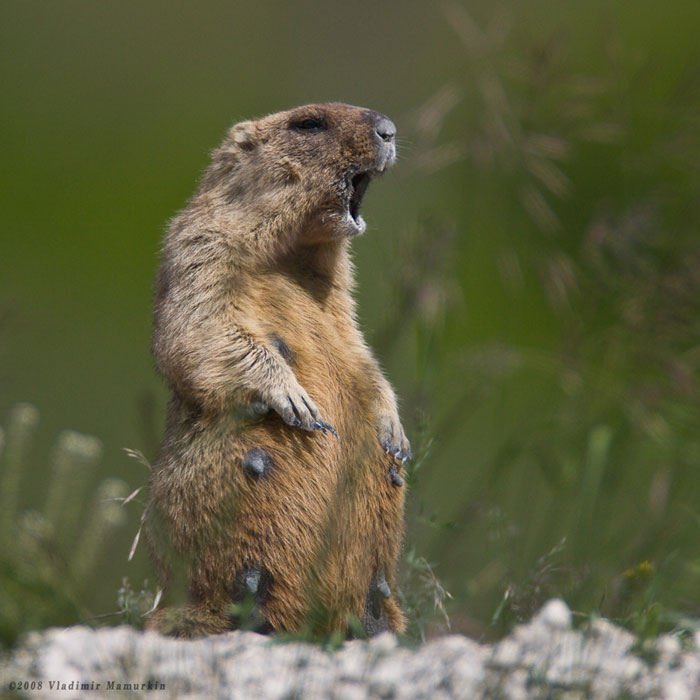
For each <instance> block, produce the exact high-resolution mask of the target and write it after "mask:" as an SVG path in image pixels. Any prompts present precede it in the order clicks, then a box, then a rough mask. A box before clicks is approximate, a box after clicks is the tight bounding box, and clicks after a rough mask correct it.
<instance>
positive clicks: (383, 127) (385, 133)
mask: <svg viewBox="0 0 700 700" xmlns="http://www.w3.org/2000/svg"><path fill="white" fill-rule="evenodd" d="M374 129H375V131H376V132H377V134H379V138H380V139H381V140H382V141H393V140H394V136H396V126H395V125H394V122H392V121H391V119H389V117H385V116H380V117H379V120H378V121H377V123H376V125H375V127H374Z"/></svg>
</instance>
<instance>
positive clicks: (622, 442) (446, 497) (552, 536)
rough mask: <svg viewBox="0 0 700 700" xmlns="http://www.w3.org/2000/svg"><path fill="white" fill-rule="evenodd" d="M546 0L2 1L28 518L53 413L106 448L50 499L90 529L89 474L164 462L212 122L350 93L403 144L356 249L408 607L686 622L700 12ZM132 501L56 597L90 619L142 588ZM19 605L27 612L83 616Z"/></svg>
mask: <svg viewBox="0 0 700 700" xmlns="http://www.w3.org/2000/svg"><path fill="white" fill-rule="evenodd" d="M552 7H553V6H552V4H551V3H548V2H544V1H540V0H533V1H532V2H529V3H518V2H515V1H514V0H511V1H506V2H502V3H498V4H494V3H491V2H482V1H472V0H462V4H458V3H457V2H456V1H454V0H447V1H446V2H444V3H437V4H434V3H429V2H419V1H417V0H404V1H403V2H398V0H391V1H389V0H388V1H386V2H369V1H367V0H355V1H354V2H352V3H345V4H341V3H332V4H331V3H329V4H319V3H312V2H309V1H307V0H302V1H301V2H278V1H273V2H259V3H235V2H223V1H219V2H215V1H212V0H204V1H203V2H198V3H186V2H181V1H180V0H170V1H169V2H167V3H166V2H133V1H131V0H129V1H122V2H119V3H115V2H95V1H94V0H91V1H90V2H87V1H77V0H64V1H63V2H60V3H47V2H37V1H35V0H21V1H18V0H9V1H6V2H4V3H3V4H2V8H1V9H0V35H1V36H2V41H1V42H0V51H1V52H2V60H1V61H0V76H1V78H2V85H3V109H2V111H1V112H0V125H1V128H0V140H1V141H2V154H3V157H2V158H1V159H0V183H1V187H2V190H3V193H4V197H3V206H2V210H1V211H0V416H1V418H0V423H2V422H5V423H6V422H7V421H8V420H9V419H8V418H7V416H8V412H9V411H10V409H11V407H12V406H13V405H14V404H16V403H17V402H19V401H28V402H31V403H32V404H34V405H35V406H36V407H38V409H39V411H40V414H41V423H40V427H39V428H38V430H37V431H36V433H35V437H34V438H33V439H32V444H31V449H30V450H29V452H28V454H27V455H26V456H25V457H24V458H23V468H22V473H21V479H22V481H21V496H20V500H19V503H18V504H17V507H18V509H19V510H20V511H22V510H24V509H38V510H41V509H42V508H43V507H44V503H45V501H46V498H47V493H46V492H47V489H48V488H49V484H50V483H51V482H50V478H51V470H52V466H51V464H52V457H51V455H52V454H55V452H52V449H53V448H52V445H53V444H54V442H55V440H56V436H57V435H58V434H59V433H60V431H62V430H64V429H67V428H70V429H74V430H77V431H80V432H81V433H87V434H91V435H95V436H97V437H99V438H100V440H101V441H102V442H103V445H104V456H103V458H102V460H101V462H100V464H99V466H98V467H96V468H94V469H93V470H92V471H91V472H90V474H89V475H88V482H89V483H88V485H87V487H86V488H85V489H84V490H83V491H80V490H79V489H78V488H75V489H68V490H67V496H66V501H65V506H64V508H65V510H66V511H70V512H71V513H75V514H77V516H76V517H77V518H78V519H79V520H80V522H81V523H86V522H88V520H89V509H90V507H91V506H90V505H89V498H87V494H90V493H93V494H94V492H95V489H97V485H98V484H99V483H100V482H101V481H102V480H103V479H105V478H106V477H119V478H121V479H123V480H125V481H126V483H127V484H128V486H129V489H135V488H136V487H138V486H140V485H142V484H144V483H145V481H146V480H147V471H146V469H145V468H144V467H143V466H141V465H140V464H138V462H137V461H135V460H132V459H130V458H129V457H128V456H127V455H126V454H125V453H124V452H123V450H122V448H123V447H130V448H133V449H138V450H141V451H142V452H143V453H144V454H145V455H146V456H147V457H148V458H153V456H154V451H155V449H156V447H157V441H158V438H159V433H160V430H161V424H162V420H163V414H164V405H165V400H166V392H165V390H164V387H163V385H162V383H161V382H160V380H159V379H158V378H157V377H156V375H155V372H154V370H153V367H152V364H151V358H150V354H149V336H150V304H151V289H152V283H153V279H154V275H155V271H156V266H157V257H158V247H159V241H160V237H161V235H162V233H163V231H164V228H165V226H166V223H167V221H168V219H169V218H170V217H172V216H173V214H174V213H175V212H177V211H178V209H180V208H181V207H182V206H184V204H185V202H186V200H187V198H188V197H189V195H190V194H191V193H192V192H193V190H194V188H195V186H196V183H197V180H198V177H199V175H200V173H201V172H202V170H203V168H204V167H205V165H206V163H207V158H208V155H207V154H208V152H209V151H210V150H211V149H212V148H214V147H215V146H216V145H217V144H218V142H219V141H220V140H221V138H222V136H223V134H224V133H225V130H226V128H227V127H228V126H229V125H230V124H231V123H233V122H235V121H237V120H240V119H244V118H250V117H254V116H257V115H262V114H265V113H268V112H273V111H278V110H282V109H286V108H288V107H290V106H293V105H297V104H303V103H306V102H312V101H313V102H322V101H343V102H348V103H352V104H358V105H363V106H367V107H371V108H373V109H376V110H379V111H381V112H384V113H386V114H388V115H389V116H391V117H392V118H393V119H394V121H395V122H396V123H397V126H398V131H399V162H398V164H397V166H396V167H395V168H394V169H393V171H392V172H391V173H390V174H389V175H388V176H387V177H386V178H383V179H382V181H381V182H379V183H376V184H375V185H374V186H373V187H372V188H371V190H370V193H369V195H368V197H367V199H366V201H365V204H364V216H365V219H366V220H367V221H368V230H367V233H366V234H365V236H363V237H362V238H361V239H360V240H358V241H357V242H356V244H355V254H356V262H357V268H358V283H359V284H358V298H359V308H360V318H361V324H362V327H363V329H364V330H365V333H366V335H367V337H368V339H369V340H370V342H371V344H372V345H373V346H374V347H375V348H376V351H377V354H378V356H379V357H380V359H381V360H382V363H383V365H384V366H385V368H386V370H387V374H388V375H389V377H390V378H391V380H392V382H393V383H394V384H395V386H396V388H397V391H398V394H399V395H400V396H401V397H402V414H403V418H404V422H405V424H406V426H407V428H408V430H409V433H410V437H411V439H412V442H413V444H414V447H415V448H416V452H417V454H418V457H419V458H418V459H417V461H416V464H417V467H418V468H415V467H414V469H415V473H414V474H413V475H412V482H413V488H412V492H411V496H410V505H409V509H408V522H409V527H408V534H407V559H408V564H407V565H406V566H405V571H404V580H405V589H406V591H407V592H406V593H405V595H406V604H407V605H408V607H409V608H411V609H412V610H414V609H415V610H414V612H415V613H416V614H417V615H418V616H419V617H420V616H423V615H424V614H425V613H426V610H427V612H428V613H429V612H430V609H431V608H432V606H433V603H434V602H435V601H437V602H438V613H439V612H440V610H439V608H440V605H441V604H442V603H443V602H446V604H447V610H448V612H449V614H450V617H451V620H452V626H453V629H456V630H459V631H466V632H469V633H472V634H477V635H479V634H487V635H489V634H498V633H500V632H502V631H503V630H504V629H506V628H507V627H508V625H510V624H511V623H512V622H513V621H514V620H517V619H523V618H526V617H527V616H528V615H529V614H530V613H531V612H532V610H534V609H535V608H536V606H537V605H538V604H539V603H540V602H541V601H542V600H543V599H544V598H545V597H547V596H550V595H561V596H563V597H565V598H566V599H567V601H568V602H569V603H570V604H571V605H572V606H573V607H574V608H575V609H576V610H578V611H581V612H584V613H590V612H593V611H600V612H602V613H604V614H607V615H610V616H613V617H615V618H616V619H621V620H623V621H626V622H628V623H629V624H631V625H632V626H636V628H637V629H638V630H640V631H644V630H646V629H649V628H651V629H652V631H653V630H654V629H656V626H657V625H658V624H663V625H666V626H673V625H676V626H678V625H682V624H686V625H688V624H690V623H688V621H687V618H688V617H689V616H690V617H693V616H696V617H697V616H700V609H699V601H698V596H697V591H698V590H699V585H700V537H699V536H700V503H699V500H698V497H699V496H700V486H699V482H698V479H697V476H696V474H697V470H698V468H700V439H699V437H698V430H697V426H698V418H700V412H699V411H698V383H697V382H698V364H699V363H700V246H698V241H699V240H700V239H699V237H698V236H699V234H700V231H698V222H699V221H700V217H699V214H700V204H699V202H700V200H699V198H698V196H697V193H698V184H700V176H699V168H698V163H699V162H700V52H699V49H698V41H697V36H698V28H699V27H700V4H698V3H697V2H691V1H690V0H687V1H684V0H670V1H669V2H666V3H663V5H659V3H658V2H650V1H646V0H642V1H639V0H637V1H635V2H631V1H630V2H612V3H611V2H597V1H594V2H586V3H559V4H557V5H556V6H555V7H556V9H552ZM53 459H54V462H55V457H54V458H53ZM79 493H80V495H78V494H79ZM140 501H141V495H139V496H138V497H137V498H136V499H135V500H134V501H132V502H131V503H129V504H127V505H126V506H125V512H126V514H127V517H128V522H127V523H126V524H125V525H122V526H121V527H120V528H118V532H117V533H115V534H113V535H112V536H110V537H109V538H106V539H105V540H104V543H103V546H102V547H101V551H100V553H99V559H98V561H97V562H96V565H95V568H94V570H93V573H92V574H90V577H89V580H81V581H79V582H78V583H77V584H75V583H74V584H71V586H72V588H71V592H70V596H69V597H70V598H72V599H76V598H77V599H79V600H80V606H79V607H80V610H81V613H80V614H81V615H82V616H83V617H86V616H89V615H97V614H105V613H109V612H113V611H114V610H115V609H117V589H118V588H119V587H120V586H121V581H122V577H123V576H128V577H129V579H130V581H131V582H132V585H133V586H134V587H135V588H137V589H138V588H139V587H140V586H141V582H142V581H143V579H144V578H146V577H149V575H150V570H149V565H148V562H147V558H146V556H145V551H144V548H143V545H141V546H140V547H139V548H138V549H137V554H136V556H135V558H134V561H132V562H130V563H127V561H126V559H127V554H128V552H129V547H130V543H131V540H132V538H133V536H134V534H135V533H136V531H137V529H138V523H139V517H140V513H141V508H142V505H141V503H140ZM82 527H87V526H86V525H83V526H82ZM79 532H80V528H78V529H77V530H76V531H75V532H74V533H73V534H72V535H71V534H70V533H68V534H66V535H64V536H63V541H59V542H58V543H57V544H56V547H55V551H59V552H62V553H65V555H66V557H68V556H69V554H68V553H69V552H70V550H71V548H72V547H74V546H77V545H76V538H77V536H78V534H79ZM10 550H11V548H10V547H9V546H8V547H7V548H6V550H5V551H6V557H5V558H6V559H7V560H8V561H9V562H10V563H9V564H8V565H7V566H8V568H6V569H5V571H6V574H5V575H6V576H8V577H10V578H12V577H13V576H14V573H13V568H12V567H13V566H14V564H13V563H12V562H13V561H14V559H13V556H15V555H9V554H7V553H8V552H10ZM426 562H430V565H431V566H430V567H428V566H427V564H426ZM57 576H58V574H57ZM59 578H60V577H59ZM436 579H439V582H440V583H438V581H437V580H436ZM18 580H19V579H18ZM151 580H152V576H151ZM54 583H55V585H56V586H57V587H58V588H60V587H61V586H62V585H63V584H62V583H61V582H60V581H58V582H55V581H54ZM441 585H442V586H444V588H445V589H447V590H449V591H450V592H451V593H452V596H453V599H452V600H448V599H447V598H446V596H445V594H444V590H443V588H441ZM23 586H24V584H22V585H19V584H18V588H17V590H18V591H22V590H23ZM16 595H20V593H17V594H16ZM15 603H16V605H15V607H14V608H13V610H14V611H15V612H14V613H13V614H14V615H15V618H14V619H15V622H14V623H13V624H14V625H15V626H17V625H19V626H20V627H22V626H25V627H26V626H32V625H33V624H49V623H53V622H66V621H71V612H70V606H69V609H68V612H66V613H65V614H64V616H63V617H62V618H61V617H60V616H53V617H52V615H51V613H50V612H47V613H46V616H45V617H41V618H36V620H35V621H34V622H32V621H31V620H30V618H28V617H27V616H26V615H25V614H24V612H23V607H22V605H23V604H22V603H21V601H20V602H19V603H17V601H15ZM427 617H429V615H427ZM73 618H75V615H73ZM108 619H109V618H108ZM28 620H30V621H28ZM116 620H119V618H118V617H116V618H112V621H116ZM439 620H440V615H438V621H437V622H429V621H428V622H426V623H425V625H424V626H422V627H421V629H423V631H424V632H425V631H426V630H427V633H430V632H431V631H439V630H440V629H442V627H441V626H440V624H441V623H440V622H439ZM684 620H685V622H684Z"/></svg>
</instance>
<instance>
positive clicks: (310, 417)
mask: <svg viewBox="0 0 700 700" xmlns="http://www.w3.org/2000/svg"><path fill="white" fill-rule="evenodd" d="M269 404H270V406H271V407H272V408H273V409H274V410H275V411H276V412H277V413H279V415H280V416H281V418H282V420H283V421H284V422H285V423H286V424H287V425H292V426H294V427H295V428H302V429H303V430H320V431H321V432H323V433H324V434H325V433H327V432H330V433H332V434H333V435H335V437H338V433H337V432H336V431H335V429H334V428H333V426H332V425H331V424H330V423H327V422H326V421H324V420H323V419H322V418H321V414H320V413H319V410H318V408H316V404H315V403H314V402H313V401H312V400H311V397H310V396H309V395H308V394H307V393H306V391H305V390H304V388H303V387H302V386H301V385H300V384H298V383H297V384H296V385H292V386H288V387H285V388H284V389H282V390H279V391H276V392H274V393H273V394H272V395H271V396H270V397H269Z"/></svg>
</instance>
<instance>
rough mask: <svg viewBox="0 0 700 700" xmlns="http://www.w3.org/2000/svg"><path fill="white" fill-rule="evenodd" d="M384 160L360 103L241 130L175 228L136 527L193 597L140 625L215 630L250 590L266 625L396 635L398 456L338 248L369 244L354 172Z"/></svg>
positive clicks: (165, 270)
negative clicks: (160, 380) (157, 415)
mask: <svg viewBox="0 0 700 700" xmlns="http://www.w3.org/2000/svg"><path fill="white" fill-rule="evenodd" d="M304 120H306V121H304ZM309 120H312V121H309ZM310 125H311V126H310ZM314 125H315V126H314ZM394 153H395V151H394V143H393V124H391V122H390V121H389V120H387V119H386V117H383V116H382V115H380V114H378V113H376V112H372V111H370V110H365V109H361V108H358V107H351V106H348V105H342V104H326V105H309V106H306V107H299V108H297V109H294V110H290V111H289V112H281V113H279V114H272V115H269V116H267V117H264V118H262V119H259V120H257V121H251V122H243V123H241V124H238V125H236V126H234V127H233V128H232V129H231V130H230V132H229V134H228V136H227V138H226V139H225V140H224V142H223V144H222V145H221V146H220V147H219V148H218V149H217V150H215V151H214V153H213V155H212V163H211V165H210V166H209V168H208V169H207V171H206V173H205V175H204V177H203V180H202V183H201V186H200V188H199V190H198V191H197V193H196V194H195V196H194V197H193V199H192V200H191V202H190V203H189V205H188V207H187V208H186V209H185V210H184V211H183V212H181V213H180V214H179V215H178V216H177V217H176V218H175V219H174V220H173V221H172V223H171V225H170V229H169V231H168V233H167V235H166V237H165V240H164V244H163V250H162V262H161V267H160V270H159V274H158V280H157V285H156V295H155V312H154V335H153V353H154V357H155V360H156V363H157V366H158V369H159V370H160V372H161V373H162V374H163V376H164V377H165V379H166V381H167V382H168V384H169V385H170V387H171V389H172V396H171V399H170V402H169V405H168V416H167V423H166V431H165V437H164V439H163V443H162V446H161V449H160V452H159V455H158V458H157V460H156V464H155V466H154V469H153V475H152V479H151V483H150V497H149V504H148V507H147V511H146V526H147V527H146V532H147V535H148V540H149V544H150V547H151V551H152V554H153V557H154V560H155V562H156V565H157V568H158V570H159V572H160V573H161V576H162V577H163V579H164V582H165V583H166V584H169V586H170V587H171V588H172V577H173V576H174V575H175V573H176V569H177V567H178V566H179V565H181V564H182V565H184V575H185V579H186V581H185V583H186V586H187V588H188V592H189V602H188V604H187V606H186V607H185V608H182V609H180V610H179V611H178V610H175V609H164V610H159V611H157V612H156V613H155V614H154V615H153V616H152V617H151V619H150V621H149V625H150V626H151V627H155V628H157V629H160V630H161V631H165V632H169V633H172V634H178V635H183V636H190V635H195V634H205V633H210V632H220V631H224V630H226V629H230V628H232V627H234V626H235V625H236V624H237V622H240V620H236V618H235V616H233V617H232V616H231V613H230V606H231V604H232V603H233V602H235V601H240V600H241V598H242V597H243V595H244V593H245V592H246V591H247V590H251V591H253V592H255V600H256V604H257V609H258V611H259V614H260V615H261V616H262V618H263V619H264V621H265V623H264V625H263V626H264V627H265V628H266V629H274V630H287V631H295V630H299V629H300V628H302V627H303V626H304V625H305V624H309V623H310V622H312V623H313V624H315V625H316V628H317V629H320V630H326V631H329V630H345V629H346V628H347V624H348V620H349V619H350V616H352V615H354V616H356V617H358V618H360V619H363V620H365V628H366V629H367V630H368V632H369V633H372V632H375V631H377V630H379V629H383V628H387V627H388V628H389V629H392V630H395V631H397V632H400V631H402V630H403V628H404V619H403V614H402V612H401V610H400V608H399V606H398V604H397V602H396V596H395V595H393V594H392V595H391V596H390V597H388V598H387V597H386V595H387V594H388V592H389V590H390V589H391V591H392V592H395V583H396V565H397V559H398V556H399V551H400V547H401V540H402V533H403V489H402V488H401V483H402V482H401V477H400V475H399V472H400V470H401V464H402V460H403V459H405V458H407V457H408V456H409V455H410V447H409V444H408V441H407V440H406V437H405V435H404V432H403V429H402V427H401V422H400V420H399V416H398V412H397V408H396V400H395V397H394V393H393V391H392V389H391V387H390V385H389V384H388V382H387V381H386V379H385V378H384V377H383V375H382V373H381V371H380V369H379V367H378V365H377V363H376V362H375V360H374V359H373V357H372V355H371V353H370V351H369V349H368V348H367V346H366V344H365V342H364V340H363V338H362V335H361V333H360V331H359V329H358V327H357V323H356V320H355V306H354V303H353V299H352V296H351V289H352V283H353V274H352V265H351V262H350V258H349V252H348V247H349V242H350V238H352V237H353V236H354V235H357V234H359V233H362V231H363V230H364V222H363V221H362V220H361V218H359V217H358V218H354V217H351V216H349V214H348V211H349V209H348V201H349V197H350V194H351V193H352V191H353V188H352V187H351V185H350V183H351V182H352V178H353V177H354V176H356V175H358V174H360V173H367V174H368V175H370V176H374V175H378V174H379V173H380V172H382V171H383V170H384V169H385V168H386V167H388V166H389V165H391V163H392V162H393V160H394ZM355 214H356V212H355ZM331 427H332V428H334V429H335V430H336V431H337V434H338V437H337V438H336V437H334V436H333V434H332V431H331ZM384 577H386V583H384V584H383V586H382V585H380V583H382V582H384ZM378 582H379V583H378ZM387 583H388V588H387V587H386V586H387ZM377 591H380V592H382V591H383V595H378V593H377ZM368 611H373V612H372V616H371V617H368V615H370V612H368Z"/></svg>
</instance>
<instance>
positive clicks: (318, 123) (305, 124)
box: [292, 117, 326, 131]
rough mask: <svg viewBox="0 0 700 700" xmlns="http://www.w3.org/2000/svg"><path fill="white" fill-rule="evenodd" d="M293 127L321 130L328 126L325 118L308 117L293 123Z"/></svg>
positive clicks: (303, 129) (304, 129) (302, 129)
mask: <svg viewBox="0 0 700 700" xmlns="http://www.w3.org/2000/svg"><path fill="white" fill-rule="evenodd" d="M292 128H293V129H297V130H299V131H321V130H322V129H325V128H326V125H325V123H324V121H323V119H320V118H315V117H309V118H308V119H302V120H301V121H298V122H294V123H293V124H292Z"/></svg>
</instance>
